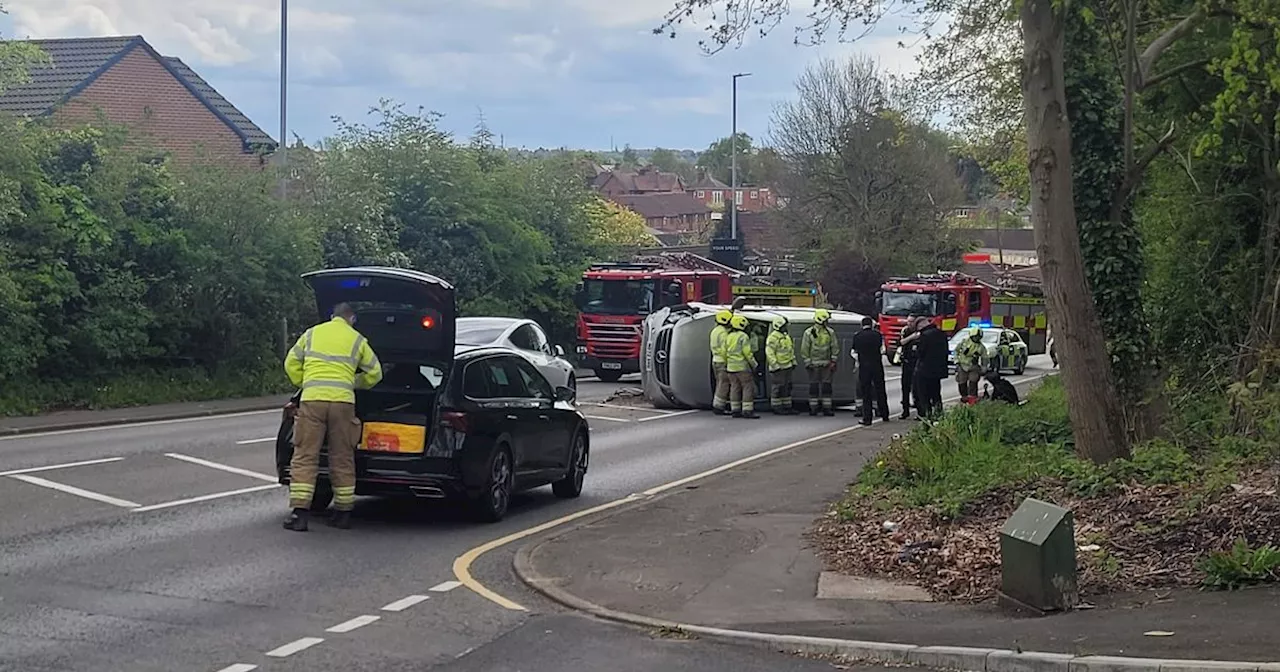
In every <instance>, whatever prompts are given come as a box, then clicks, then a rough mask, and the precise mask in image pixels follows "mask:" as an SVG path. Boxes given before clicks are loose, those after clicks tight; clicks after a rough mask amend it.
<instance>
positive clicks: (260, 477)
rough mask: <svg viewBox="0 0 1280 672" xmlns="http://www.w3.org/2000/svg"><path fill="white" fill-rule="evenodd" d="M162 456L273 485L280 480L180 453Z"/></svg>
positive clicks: (268, 475)
mask: <svg viewBox="0 0 1280 672" xmlns="http://www.w3.org/2000/svg"><path fill="white" fill-rule="evenodd" d="M164 455H165V457H172V458H173V459H175V460H182V461H183V462H190V463H191V464H198V465H200V466H202V467H209V468H210V469H219V470H222V471H225V472H227V473H229V474H239V475H241V476H248V477H249V478H256V479H258V480H259V481H270V482H272V483H275V482H277V481H279V480H280V479H279V478H278V477H276V476H272V475H270V474H263V473H259V472H256V471H249V470H248V469H241V468H240V467H233V466H231V465H229V464H222V463H221V462H210V461H209V460H202V459H200V458H198V457H191V456H190V455H182V454H181V453H165V454H164Z"/></svg>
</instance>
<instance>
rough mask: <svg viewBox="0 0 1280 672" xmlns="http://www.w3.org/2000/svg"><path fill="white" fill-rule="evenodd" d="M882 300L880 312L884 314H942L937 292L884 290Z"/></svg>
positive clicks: (899, 315) (900, 315)
mask: <svg viewBox="0 0 1280 672" xmlns="http://www.w3.org/2000/svg"><path fill="white" fill-rule="evenodd" d="M881 300H882V301H883V305H882V306H881V308H880V312H881V313H882V314H884V315H894V316H897V317H906V316H907V315H924V316H927V317H933V316H935V315H940V314H941V313H940V312H939V301H938V294H937V293H936V292H921V293H917V292H884V293H883V294H882V295H881Z"/></svg>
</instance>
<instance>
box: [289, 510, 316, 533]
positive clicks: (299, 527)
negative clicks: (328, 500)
mask: <svg viewBox="0 0 1280 672" xmlns="http://www.w3.org/2000/svg"><path fill="white" fill-rule="evenodd" d="M309 515H310V513H309V512H308V511H307V510H306V509H294V510H293V511H292V512H291V513H290V514H289V517H288V518H285V519H284V529H286V530H293V531H294V532H306V531H307V517H308V516H309Z"/></svg>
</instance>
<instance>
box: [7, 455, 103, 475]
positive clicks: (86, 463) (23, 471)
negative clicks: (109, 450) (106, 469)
mask: <svg viewBox="0 0 1280 672" xmlns="http://www.w3.org/2000/svg"><path fill="white" fill-rule="evenodd" d="M123 459H124V458H123V457H105V458H103V459H101V460H85V461H83V462H67V463H65V464H50V465H48V466H44V467H27V468H26V469H14V470H13V471H0V476H17V475H18V474H34V473H36V472H37V471H53V470H54V469H70V468H72V467H87V466H90V465H93V464H108V463H111V462H119V461H120V460H123Z"/></svg>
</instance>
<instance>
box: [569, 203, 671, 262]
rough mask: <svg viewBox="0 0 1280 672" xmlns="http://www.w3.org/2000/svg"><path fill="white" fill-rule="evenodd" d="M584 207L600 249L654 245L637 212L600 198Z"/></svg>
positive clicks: (645, 225) (652, 238)
mask: <svg viewBox="0 0 1280 672" xmlns="http://www.w3.org/2000/svg"><path fill="white" fill-rule="evenodd" d="M584 207H585V208H586V211H587V219H588V221H589V222H590V224H591V231H592V235H593V239H594V241H595V242H596V243H597V244H599V245H600V246H601V247H602V248H608V249H611V250H618V251H621V250H625V249H627V248H637V247H651V246H653V245H657V243H658V241H657V239H656V238H654V237H653V234H651V233H649V227H648V225H647V224H646V223H645V221H644V217H641V216H640V215H639V214H637V213H636V212H634V211H632V210H628V209H627V208H624V207H622V206H620V205H618V204H617V203H614V202H613V201H609V200H605V199H603V198H594V199H592V200H590V201H588V202H587V203H586V205H585V206H584Z"/></svg>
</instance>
